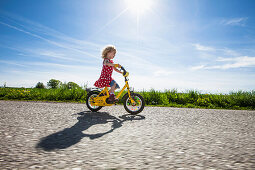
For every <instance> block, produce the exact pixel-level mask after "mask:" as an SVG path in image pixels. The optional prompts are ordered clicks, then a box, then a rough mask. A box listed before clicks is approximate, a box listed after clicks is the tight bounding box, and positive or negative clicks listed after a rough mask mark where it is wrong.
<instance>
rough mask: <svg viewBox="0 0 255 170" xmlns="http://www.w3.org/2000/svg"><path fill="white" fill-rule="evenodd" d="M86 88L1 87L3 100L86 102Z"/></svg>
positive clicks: (0, 91)
mask: <svg viewBox="0 0 255 170" xmlns="http://www.w3.org/2000/svg"><path fill="white" fill-rule="evenodd" d="M86 97H87V92H86V90H84V89H82V88H75V89H66V88H59V89H37V88H0V99H1V100H8V99H9V100H35V101H76V102H85V101H86Z"/></svg>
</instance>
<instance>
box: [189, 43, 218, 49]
mask: <svg viewBox="0 0 255 170" xmlns="http://www.w3.org/2000/svg"><path fill="white" fill-rule="evenodd" d="M193 45H194V46H195V47H196V49H197V50H198V51H215V49H214V48H213V47H208V46H203V45H200V44H193Z"/></svg>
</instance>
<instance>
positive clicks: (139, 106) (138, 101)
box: [123, 93, 145, 115]
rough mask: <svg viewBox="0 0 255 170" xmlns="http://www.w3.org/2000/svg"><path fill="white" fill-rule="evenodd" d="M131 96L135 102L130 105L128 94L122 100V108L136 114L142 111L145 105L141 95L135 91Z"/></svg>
mask: <svg viewBox="0 0 255 170" xmlns="http://www.w3.org/2000/svg"><path fill="white" fill-rule="evenodd" d="M131 97H132V99H133V100H134V101H135V104H134V105H132V103H131V100H130V98H129V96H126V98H125V99H124V100H123V104H124V108H125V110H126V111H127V112H128V113H130V114H132V115H136V114H138V113H140V112H142V111H143V109H144V106H145V102H144V98H143V96H141V95H140V94H137V93H132V95H131Z"/></svg>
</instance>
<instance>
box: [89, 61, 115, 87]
mask: <svg viewBox="0 0 255 170" xmlns="http://www.w3.org/2000/svg"><path fill="white" fill-rule="evenodd" d="M105 60H109V59H104V61H105ZM109 61H110V63H112V64H113V61H112V60H109ZM103 63H104V62H103ZM112 71H113V66H107V65H104V64H103V68H102V71H101V75H100V78H99V79H98V80H97V81H96V82H95V84H94V86H96V87H98V88H104V87H105V86H107V87H110V85H109V83H110V82H111V81H112V80H113V78H112Z"/></svg>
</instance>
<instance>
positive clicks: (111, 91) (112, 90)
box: [109, 83, 116, 93]
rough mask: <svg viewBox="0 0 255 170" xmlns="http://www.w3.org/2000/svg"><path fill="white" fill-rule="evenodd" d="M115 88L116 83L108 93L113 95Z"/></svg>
mask: <svg viewBox="0 0 255 170" xmlns="http://www.w3.org/2000/svg"><path fill="white" fill-rule="evenodd" d="M115 88H116V83H114V85H113V86H112V87H111V89H110V90H109V93H114V91H115Z"/></svg>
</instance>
